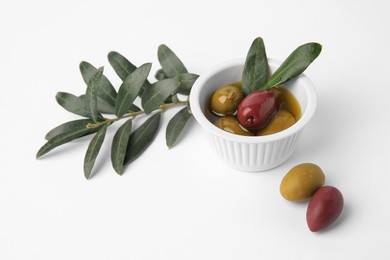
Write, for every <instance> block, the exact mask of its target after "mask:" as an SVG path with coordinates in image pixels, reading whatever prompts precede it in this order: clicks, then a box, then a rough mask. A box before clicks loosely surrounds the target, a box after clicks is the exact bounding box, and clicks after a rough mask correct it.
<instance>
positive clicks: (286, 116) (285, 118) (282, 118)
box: [256, 110, 296, 135]
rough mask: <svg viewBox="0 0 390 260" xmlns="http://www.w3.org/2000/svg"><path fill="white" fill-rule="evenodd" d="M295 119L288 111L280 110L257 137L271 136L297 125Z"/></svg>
mask: <svg viewBox="0 0 390 260" xmlns="http://www.w3.org/2000/svg"><path fill="white" fill-rule="evenodd" d="M295 122H296V120H295V117H294V116H293V115H292V114H290V113H289V112H287V111H286V110H278V111H277V112H276V113H275V115H274V116H273V117H272V119H271V121H270V122H269V123H268V124H267V126H266V127H264V128H263V129H260V130H259V131H258V132H257V133H256V135H271V134H275V133H278V132H280V131H283V130H285V129H287V128H289V127H290V126H292V125H293V124H295Z"/></svg>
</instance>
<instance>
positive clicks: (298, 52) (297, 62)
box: [262, 42, 322, 90]
mask: <svg viewBox="0 0 390 260" xmlns="http://www.w3.org/2000/svg"><path fill="white" fill-rule="evenodd" d="M321 49H322V46H321V45H320V44H318V43H316V42H309V43H306V44H303V45H301V46H299V47H298V48H297V49H295V50H294V51H293V52H292V53H291V54H290V55H289V56H288V57H287V59H286V60H285V61H284V62H283V63H282V64H281V65H280V67H279V68H278V69H277V70H276V71H275V72H274V73H273V74H272V75H271V76H270V78H269V79H268V81H267V82H266V84H265V85H264V86H263V87H262V89H263V90H267V89H270V88H272V87H275V86H278V85H280V84H283V83H285V82H287V81H289V80H291V79H293V78H295V77H297V76H299V75H300V74H301V73H303V72H304V71H305V69H306V68H307V67H308V66H309V65H310V64H311V63H312V62H313V61H314V60H315V59H316V58H317V57H318V55H320V53H321Z"/></svg>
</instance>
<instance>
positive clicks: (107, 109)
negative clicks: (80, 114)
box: [79, 94, 115, 115]
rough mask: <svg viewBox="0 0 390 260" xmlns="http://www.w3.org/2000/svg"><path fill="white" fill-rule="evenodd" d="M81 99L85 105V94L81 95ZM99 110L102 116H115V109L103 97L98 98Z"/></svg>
mask: <svg viewBox="0 0 390 260" xmlns="http://www.w3.org/2000/svg"><path fill="white" fill-rule="evenodd" d="M79 98H80V99H81V100H82V101H83V102H84V104H85V94H83V95H80V96H79ZM97 108H98V111H99V112H100V113H102V114H111V115H113V114H115V107H113V106H111V105H110V104H108V103H107V102H106V101H104V100H103V99H102V98H101V97H99V96H98V97H97Z"/></svg>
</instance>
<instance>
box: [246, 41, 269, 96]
mask: <svg viewBox="0 0 390 260" xmlns="http://www.w3.org/2000/svg"><path fill="white" fill-rule="evenodd" d="M267 78H268V59H267V54H266V52H265V46H264V42H263V39H262V38H261V37H258V38H256V39H255V40H254V41H253V42H252V45H251V47H250V48H249V51H248V54H247V57H246V60H245V64H244V70H243V72H242V79H241V80H242V91H243V92H244V95H248V94H249V93H251V92H253V91H256V90H260V89H261V88H262V87H263V86H264V84H265V82H266V81H267Z"/></svg>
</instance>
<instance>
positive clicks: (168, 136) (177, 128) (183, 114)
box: [165, 107, 192, 149]
mask: <svg viewBox="0 0 390 260" xmlns="http://www.w3.org/2000/svg"><path fill="white" fill-rule="evenodd" d="M191 116H192V114H191V113H190V112H189V111H188V108H187V107H185V108H183V109H181V110H180V111H179V112H178V113H176V115H175V116H174V117H172V119H171V120H170V121H169V123H168V125H167V130H166V132H165V140H166V143H167V146H168V148H169V149H170V148H172V147H173V146H174V145H175V143H176V142H177V140H178V138H179V137H180V134H181V133H182V132H183V129H184V127H185V126H186V124H187V122H188V120H189V119H190V118H191Z"/></svg>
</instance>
